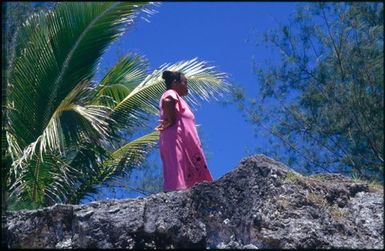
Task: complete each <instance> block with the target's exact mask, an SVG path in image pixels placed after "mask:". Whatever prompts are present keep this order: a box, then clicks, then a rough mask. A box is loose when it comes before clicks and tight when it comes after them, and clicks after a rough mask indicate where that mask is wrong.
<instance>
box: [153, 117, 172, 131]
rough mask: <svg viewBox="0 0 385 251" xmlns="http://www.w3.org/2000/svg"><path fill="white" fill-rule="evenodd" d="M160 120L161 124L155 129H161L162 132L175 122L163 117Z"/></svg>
mask: <svg viewBox="0 0 385 251" xmlns="http://www.w3.org/2000/svg"><path fill="white" fill-rule="evenodd" d="M159 122H160V123H159V125H158V126H157V127H155V131H160V132H161V131H164V129H166V128H168V127H170V126H172V124H173V123H172V122H171V121H169V120H163V119H161V120H159Z"/></svg>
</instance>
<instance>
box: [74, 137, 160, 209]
mask: <svg viewBox="0 0 385 251" xmlns="http://www.w3.org/2000/svg"><path fill="white" fill-rule="evenodd" d="M158 140H159V133H158V132H152V133H149V134H147V135H144V136H142V137H140V138H138V139H136V140H133V141H131V142H129V143H128V144H126V145H124V146H122V147H121V148H119V149H118V150H116V151H114V152H112V153H109V154H108V158H106V159H105V160H103V161H101V163H96V162H94V163H87V164H86V166H89V167H93V168H82V170H81V172H80V173H79V174H78V176H77V177H76V179H77V181H78V184H80V186H79V187H76V189H74V190H73V194H71V196H70V198H69V202H70V203H79V201H80V200H81V199H82V198H84V196H87V195H89V194H91V193H95V192H96V191H97V190H96V186H97V185H101V184H103V183H105V182H107V181H109V180H110V179H112V178H114V177H116V176H119V175H122V174H124V173H126V172H128V171H130V170H131V169H132V168H134V167H137V166H139V165H140V164H142V163H143V162H144V161H145V158H146V157H147V155H148V154H149V152H150V150H151V149H153V148H154V147H155V146H156V144H157V143H158ZM85 150H86V151H87V150H90V149H85ZM86 151H83V154H84V155H89V154H91V155H92V154H93V152H94V150H90V151H89V153H86ZM105 156H106V157H107V155H105ZM90 159H92V158H90ZM84 163H85V161H84V160H83V158H82V157H80V158H77V160H76V161H75V162H72V163H71V165H74V166H78V165H83V166H84Z"/></svg>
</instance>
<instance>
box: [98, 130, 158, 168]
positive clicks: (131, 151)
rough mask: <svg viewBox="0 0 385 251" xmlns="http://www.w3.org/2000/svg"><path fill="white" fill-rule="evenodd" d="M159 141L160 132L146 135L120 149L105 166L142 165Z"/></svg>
mask: <svg viewBox="0 0 385 251" xmlns="http://www.w3.org/2000/svg"><path fill="white" fill-rule="evenodd" d="M158 141H159V132H157V131H154V132H151V133H149V134H146V135H144V136H142V137H140V138H138V139H136V140H133V141H131V142H129V143H128V144H126V145H124V146H122V147H120V148H119V149H118V150H115V151H114V152H113V153H112V154H111V158H110V159H108V160H106V161H105V162H104V163H103V165H104V166H116V165H124V164H125V163H127V162H129V163H130V165H138V164H140V163H142V162H143V161H144V159H145V157H146V156H147V154H148V152H149V150H150V149H151V148H153V147H154V146H155V145H156V144H157V143H158Z"/></svg>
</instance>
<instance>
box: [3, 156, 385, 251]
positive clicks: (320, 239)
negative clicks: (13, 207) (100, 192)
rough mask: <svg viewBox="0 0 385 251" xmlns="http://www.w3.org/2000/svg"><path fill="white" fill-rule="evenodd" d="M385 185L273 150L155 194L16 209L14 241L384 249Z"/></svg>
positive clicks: (11, 244) (11, 221) (9, 228)
mask: <svg viewBox="0 0 385 251" xmlns="http://www.w3.org/2000/svg"><path fill="white" fill-rule="evenodd" d="M383 201H384V198H383V190H372V189H370V188H369V186H368V184H365V183H356V182H353V181H352V180H350V179H348V178H346V177H344V176H341V175H335V174H323V175H317V176H310V177H305V176H302V175H300V174H298V173H296V172H294V171H293V170H291V169H290V168H288V167H287V166H285V165H283V164H282V163H280V162H277V161H275V160H273V159H271V158H269V157H267V156H265V155H256V156H252V157H249V158H245V159H243V160H242V161H241V162H240V164H239V166H238V167H236V168H235V169H234V170H232V171H231V172H229V173H227V174H226V175H224V176H223V177H221V178H220V179H218V180H216V181H214V182H212V183H207V182H203V183H201V184H198V185H196V186H194V187H192V188H191V189H188V190H183V191H174V192H168V193H163V192H162V193H158V194H154V195H151V196H148V197H145V198H138V199H125V200H105V201H97V202H92V203H89V204H85V205H67V204H57V205H54V206H52V207H47V208H43V209H39V210H26V211H18V212H7V213H6V214H5V215H3V217H5V220H6V226H5V228H3V229H2V231H3V234H5V235H6V237H7V239H6V245H7V247H8V248H102V249H104V248H135V249H144V248H247V249H257V248H376V249H383V247H384V243H383V232H384V226H383V211H384V205H383Z"/></svg>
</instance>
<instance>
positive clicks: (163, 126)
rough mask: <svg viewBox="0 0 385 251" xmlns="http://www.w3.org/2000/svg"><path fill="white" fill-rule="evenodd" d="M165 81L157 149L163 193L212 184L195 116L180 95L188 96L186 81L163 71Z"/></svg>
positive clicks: (181, 76)
mask: <svg viewBox="0 0 385 251" xmlns="http://www.w3.org/2000/svg"><path fill="white" fill-rule="evenodd" d="M162 78H163V79H164V80H165V82H166V89H167V90H166V91H165V92H164V93H163V95H162V97H161V99H160V103H159V107H160V124H159V125H158V126H157V127H156V128H155V130H157V131H160V138H159V148H160V156H161V159H162V162H163V178H164V183H163V190H164V191H165V192H168V191H174V190H181V189H186V188H189V187H192V186H193V185H194V184H196V183H199V182H202V181H204V180H206V181H209V182H211V181H212V180H213V178H212V177H211V174H210V171H209V170H208V168H207V162H206V158H205V156H204V153H203V150H202V146H201V142H200V139H199V136H198V132H197V130H196V128H195V117H194V114H193V113H192V111H191V109H190V107H189V106H188V105H187V103H186V101H184V100H183V98H182V96H186V95H187V94H188V88H187V79H186V77H185V76H184V75H183V74H182V73H180V72H172V71H164V72H163V75H162Z"/></svg>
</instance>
